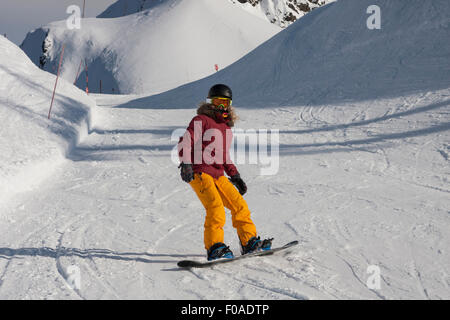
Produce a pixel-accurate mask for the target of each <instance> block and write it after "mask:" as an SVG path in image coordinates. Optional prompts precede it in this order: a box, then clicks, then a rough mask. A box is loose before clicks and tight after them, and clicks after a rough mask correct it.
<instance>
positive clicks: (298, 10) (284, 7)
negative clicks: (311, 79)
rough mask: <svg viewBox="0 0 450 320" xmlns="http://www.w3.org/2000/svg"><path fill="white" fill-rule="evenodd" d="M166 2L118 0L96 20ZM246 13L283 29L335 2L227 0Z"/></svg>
mask: <svg viewBox="0 0 450 320" xmlns="http://www.w3.org/2000/svg"><path fill="white" fill-rule="evenodd" d="M164 1H166V0H157V1H155V0H131V1H130V0H118V1H116V2H114V3H113V4H112V5H110V6H109V7H108V8H107V9H106V10H105V11H104V12H102V13H101V14H99V15H98V18H117V17H123V16H126V15H129V14H133V13H136V12H141V11H143V10H146V9H151V8H154V7H155V6H158V5H159V4H160V3H162V2H164ZM228 1H230V2H231V3H233V4H234V5H236V6H238V7H241V8H243V9H244V10H246V11H247V12H249V13H251V14H253V15H255V16H258V17H260V18H261V19H264V20H266V21H267V22H270V23H274V24H275V25H277V26H279V27H282V28H285V27H288V26H289V25H290V24H292V23H293V22H294V21H296V20H297V19H299V18H301V17H303V16H304V15H305V14H306V13H308V12H310V11H311V10H314V9H316V8H318V7H320V6H322V5H324V4H327V3H330V2H333V1H335V0H301V1H300V0H299V1H292V0H228Z"/></svg>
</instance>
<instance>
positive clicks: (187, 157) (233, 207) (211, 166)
mask: <svg viewBox="0 0 450 320" xmlns="http://www.w3.org/2000/svg"><path fill="white" fill-rule="evenodd" d="M232 98H233V97H232V91H231V89H230V88H229V87H228V86H226V85H224V84H216V85H214V86H213V87H211V89H210V90H209V93H208V97H207V100H206V102H202V103H201V104H200V105H199V107H198V109H197V116H195V117H194V118H193V119H192V121H191V122H190V124H189V126H188V128H187V130H186V133H185V134H184V136H183V137H181V138H180V142H179V144H178V151H179V156H180V160H181V164H180V166H179V168H181V178H182V180H183V181H185V182H187V183H189V184H190V186H191V187H192V189H194V191H195V193H196V194H197V196H198V198H199V200H200V201H201V203H202V204H203V206H204V208H205V210H206V218H205V224H204V244H205V249H206V251H207V258H208V260H209V261H211V260H215V259H219V258H233V257H234V255H233V252H232V251H231V250H230V248H229V247H228V246H227V245H225V244H224V232H223V227H224V225H225V208H224V207H226V208H228V209H230V211H231V215H232V223H233V227H234V228H235V229H236V230H237V234H238V237H239V240H240V244H241V252H242V254H247V253H250V252H254V251H257V250H270V249H271V246H272V240H273V239H265V240H261V239H260V237H258V236H257V232H256V227H255V225H254V224H253V222H252V220H251V218H250V210H249V209H248V206H247V203H246V201H245V200H244V198H243V197H242V196H243V195H244V194H245V193H246V192H247V185H246V184H245V182H244V181H243V180H242V178H241V176H240V174H239V172H238V171H237V169H236V167H235V165H234V164H233V163H232V161H231V160H230V156H229V147H230V144H231V140H232V134H231V127H233V126H234V122H235V121H236V119H237V117H236V114H235V111H234V108H233V107H232ZM211 132H212V134H211ZM211 135H212V136H211ZM212 146H214V148H212ZM196 150H201V153H200V152H198V151H196ZM199 154H200V157H199V156H198V155H199ZM221 160H222V161H221ZM224 172H225V173H226V174H227V175H228V176H229V177H230V179H227V178H226V177H225V176H224ZM235 187H236V188H235ZM236 189H237V190H236Z"/></svg>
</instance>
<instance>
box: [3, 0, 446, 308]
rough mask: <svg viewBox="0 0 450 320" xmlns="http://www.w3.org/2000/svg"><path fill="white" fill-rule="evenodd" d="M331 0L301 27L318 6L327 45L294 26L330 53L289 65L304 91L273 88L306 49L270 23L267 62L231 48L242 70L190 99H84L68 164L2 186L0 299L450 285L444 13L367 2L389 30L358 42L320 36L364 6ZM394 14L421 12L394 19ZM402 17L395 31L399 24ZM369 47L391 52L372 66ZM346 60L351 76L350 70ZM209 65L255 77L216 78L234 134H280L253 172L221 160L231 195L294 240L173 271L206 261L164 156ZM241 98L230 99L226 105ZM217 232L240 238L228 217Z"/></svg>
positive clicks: (430, 295)
mask: <svg viewBox="0 0 450 320" xmlns="http://www.w3.org/2000/svg"><path fill="white" fill-rule="evenodd" d="M341 1H342V0H340V1H339V2H337V3H336V4H332V5H330V6H329V7H326V8H323V9H317V10H314V12H313V13H312V14H310V15H307V16H306V17H305V18H304V19H308V17H309V19H310V20H309V21H310V23H314V22H315V21H317V19H319V18H321V17H323V16H324V15H325V13H326V12H328V14H329V17H328V20H329V21H330V25H331V27H332V28H331V29H329V28H328V25H329V24H328V23H326V22H327V20H323V21H322V20H321V22H323V23H322V24H314V26H315V27H316V28H319V30H322V28H325V31H323V30H322V31H320V32H319V34H320V35H321V36H322V37H323V36H324V35H327V37H329V39H330V42H329V43H328V42H327V41H325V40H326V39H323V38H320V39H318V40H317V41H318V45H315V42H314V41H315V40H313V39H312V38H309V37H307V36H305V35H304V33H303V36H302V37H304V38H303V39H305V40H310V42H306V44H305V45H307V46H308V47H309V48H311V49H315V50H314V51H311V52H309V53H310V54H319V53H320V52H321V50H324V52H325V53H327V52H328V51H327V50H331V49H330V48H340V50H341V51H337V52H336V54H335V55H334V56H331V55H329V56H326V58H327V59H330V60H329V62H330V63H328V64H325V65H324V66H322V67H321V68H318V69H317V73H315V74H311V73H310V74H307V75H306V76H309V77H310V78H311V79H310V80H311V81H312V82H311V85H310V87H307V90H310V93H311V94H310V95H309V96H307V97H306V98H305V97H302V96H299V97H295V96H294V93H295V92H296V91H295V92H288V91H285V90H283V88H284V87H286V88H291V87H293V86H294V85H293V84H292V83H291V82H290V80H292V79H294V80H295V79H297V80H298V81H299V84H298V86H297V87H296V88H297V89H296V90H299V92H300V93H302V92H307V90H306V91H305V90H304V91H302V90H303V89H302V88H303V87H302V86H304V85H305V84H306V85H309V82H308V80H309V79H307V78H302V77H303V76H304V75H303V76H302V75H297V76H298V78H296V77H294V75H293V74H291V73H289V70H292V72H293V71H295V70H297V71H298V70H301V69H299V67H298V64H299V63H300V62H302V61H305V63H307V62H308V61H309V60H308V59H306V58H307V57H308V54H307V53H308V50H307V49H304V50H305V51H304V52H303V51H298V50H296V48H290V47H289V46H288V42H289V41H288V40H291V42H292V43H293V44H294V45H297V46H300V45H299V44H298V43H297V42H296V40H298V39H296V34H290V33H286V34H284V36H283V38H282V39H284V40H285V41H284V43H283V45H281V44H278V43H277V41H274V42H273V43H272V45H273V47H274V52H273V53H272V52H270V50H268V49H267V47H266V49H265V51H264V52H265V53H266V54H267V57H268V58H269V59H270V58H273V57H275V58H276V59H275V62H273V63H272V62H271V61H270V60H265V59H266V56H265V55H263V54H262V53H259V54H258V55H255V56H254V58H258V59H261V60H262V61H259V62H254V61H253V60H251V61H250V59H249V60H247V63H248V67H246V65H245V64H244V63H243V62H242V61H245V60H246V59H243V60H241V61H240V62H239V66H240V67H241V70H237V69H234V68H235V66H230V68H228V69H227V70H224V72H220V73H218V74H217V76H218V78H215V77H214V78H210V79H208V80H207V81H209V83H206V82H205V83H204V84H203V85H204V91H202V90H200V88H198V92H197V93H196V96H195V97H193V98H192V101H193V104H183V103H179V102H180V101H179V100H176V99H175V98H177V99H181V98H182V97H183V95H184V94H186V95H185V96H184V97H185V98H186V97H189V95H188V94H187V93H188V92H190V91H189V90H186V88H190V90H194V89H195V88H197V87H198V86H199V84H198V83H194V84H190V85H189V86H185V87H181V88H179V89H177V90H174V91H172V92H168V93H167V94H164V95H159V96H156V97H153V98H152V99H148V98H147V99H142V100H140V101H136V100H135V98H134V97H133V96H118V95H92V97H94V98H95V99H96V102H97V107H96V112H95V117H94V118H93V122H92V126H91V134H90V135H88V136H87V137H85V139H83V140H81V141H79V143H78V144H77V145H76V146H74V147H73V148H71V150H70V152H69V153H68V154H67V157H68V158H69V159H70V160H71V161H67V162H65V163H64V164H63V166H62V170H59V171H58V172H57V173H56V174H54V175H53V176H52V179H51V181H49V183H46V184H42V185H41V187H40V188H39V190H35V191H33V192H28V193H24V194H21V195H19V196H17V197H15V198H13V199H11V201H10V202H9V203H8V207H7V208H6V209H4V210H3V211H2V216H1V219H2V220H1V223H0V235H1V236H0V298H1V299H195V300H207V299H217V300H229V299H252V300H279V299H283V300H288V299H297V300H303V299H449V298H450V292H449V290H448V288H449V283H450V277H449V275H450V267H449V266H450V252H449V245H448V244H449V243H450V233H449V232H448V230H449V229H450V216H449V208H450V200H449V199H450V198H449V194H450V188H449V181H450V171H449V155H450V145H449V141H450V124H449V122H450V88H449V86H448V78H447V76H446V75H445V73H444V72H443V71H441V70H438V68H437V67H434V64H439V66H440V68H441V69H444V70H446V68H447V65H446V64H445V61H446V60H445V59H444V58H445V57H448V55H447V51H446V50H447V46H446V43H445V42H443V41H442V38H438V36H439V35H443V34H444V35H445V32H446V31H448V23H447V21H448V20H447V21H446V20H445V19H442V14H443V13H442V14H441V13H439V11H443V12H444V13H445V11H446V8H447V7H446V6H445V5H446V2H444V1H441V2H439V1H436V2H433V5H434V4H436V6H437V7H435V8H434V7H433V5H430V6H429V7H425V6H423V3H422V2H420V1H378V2H377V1H375V3H377V4H379V5H380V6H381V8H382V10H383V11H382V12H385V9H389V10H392V12H393V13H392V15H389V14H388V12H385V13H383V15H382V16H383V17H385V18H386V19H385V20H383V21H385V22H384V23H386V25H385V27H386V29H387V30H388V31H390V32H388V33H389V34H390V35H387V34H379V33H378V36H377V37H375V39H374V46H372V51H373V52H372V51H370V52H369V50H367V48H366V47H365V42H370V41H371V38H370V37H369V36H364V34H363V31H361V30H359V29H356V30H353V31H352V33H351V34H354V35H355V37H354V38H353V37H352V36H347V37H345V39H346V42H345V45H342V47H343V48H341V47H340V46H339V45H338V44H336V43H335V41H336V40H337V39H336V38H335V37H336V36H335V33H337V34H340V30H346V29H345V28H343V27H341V26H346V25H347V24H349V22H348V21H349V20H350V21H354V20H357V17H358V15H357V14H359V11H361V12H365V8H364V6H365V5H368V3H370V4H374V2H372V1H370V2H369V1H367V2H365V3H363V1H354V2H353V3H363V5H361V7H360V8H359V9H360V10H357V11H351V10H343V11H342V12H341V13H340V12H339V11H331V12H330V11H328V10H331V8H333V7H334V6H337V5H338V4H339V3H341ZM342 3H346V2H345V1H342ZM347 3H349V2H347ZM428 4H429V3H428ZM341 6H342V7H341V9H349V8H350V5H349V6H347V5H345V6H344V5H342V4H341ZM411 6H412V7H411ZM320 10H321V11H320ZM333 10H334V9H333ZM394 13H395V14H394ZM336 14H337V15H338V16H337V17H336V16H335V15H336ZM396 15H398V17H397V18H396V19H393V17H394V16H396ZM403 15H405V19H406V17H408V18H409V19H411V20H412V21H413V22H415V21H417V20H420V21H421V23H420V24H419V25H416V26H413V25H412V23H411V25H410V24H408V23H405V21H403V18H401V17H403ZM363 16H364V17H365V16H366V15H365V14H364V13H363ZM419 17H420V19H419ZM339 18H340V19H339ZM304 19H302V20H304ZM363 20H364V19H363V18H361V22H364V21H363ZM397 23H398V25H397V26H395V28H394V27H393V26H392V28H391V27H389V26H390V25H392V24H397ZM297 25H298V23H297ZM383 25H384V24H383ZM295 26H296V25H293V26H292V27H295ZM411 27H413V29H411V30H410V31H411V32H408V30H404V29H403V28H411ZM290 28H291V27H290ZM290 28H288V29H287V30H289V29H290ZM303 28H305V26H303ZM428 28H430V29H431V30H433V31H432V32H431V31H430V32H428V30H429V29H428ZM335 30H337V31H335ZM394 30H395V32H394V33H398V37H394V35H393V34H392V33H393V32H392V31H394ZM306 31H307V30H306ZM306 31H305V33H306ZM347 31H349V32H350V31H351V29H347ZM356 31H358V32H356ZM377 32H378V31H377ZM301 34H302V33H301V32H299V36H300V35H301ZM426 36H427V37H429V39H425V37H426ZM284 37H285V38H284ZM380 37H381V38H383V39H381V38H380ZM338 38H339V37H338ZM393 39H395V40H396V41H399V42H401V43H398V44H397V43H396V42H394V43H390V44H392V46H390V48H391V49H386V48H385V46H381V45H380V44H379V43H380V42H382V40H384V41H385V42H387V41H388V40H391V41H392V40H393ZM444 39H446V38H444ZM361 41H362V42H361ZM420 41H424V42H420ZM299 42H301V41H300V40H299ZM417 43H420V45H417ZM319 44H320V45H319ZM412 44H415V45H412ZM401 46H406V48H409V49H410V51H409V52H406V51H402V50H401ZM426 46H431V48H432V49H434V51H433V52H431V50H429V49H428V48H427V47H426ZM280 48H282V49H286V50H288V52H287V53H292V54H297V53H302V52H303V54H304V55H303V56H301V57H303V58H304V59H303V60H301V61H300V62H298V61H297V60H295V59H293V58H290V59H288V58H289V55H288V54H287V53H286V52H285V51H283V50H278V49H280ZM360 48H362V49H361V50H360ZM391 50H392V51H393V52H391ZM257 51H259V50H257ZM276 52H278V55H279V57H278V55H277V54H276ZM394 52H397V53H398V54H402V55H400V56H398V57H397V56H395V54H394ZM344 53H345V54H344ZM366 54H368V55H369V56H368V58H367V59H366V58H365V55H366ZM358 57H359V59H356V58H358ZM386 57H391V58H392V59H394V60H392V61H390V60H389V61H388V62H386V60H385V58H386ZM349 58H353V60H352V61H353V64H351V63H350V60H348V59H349ZM327 61H328V60H324V63H325V62H327ZM295 62H297V63H295ZM442 62H444V63H442ZM264 63H265V64H266V65H268V66H269V71H267V70H265V69H261V70H260V74H261V78H260V77H258V73H256V71H255V70H253V69H252V68H253V67H256V66H262V65H264ZM285 63H286V64H287V65H285ZM387 63H389V67H391V66H395V67H396V68H397V69H396V70H398V74H397V78H396V79H397V80H398V83H396V82H395V81H394V80H392V79H391V78H389V76H390V75H391V74H390V73H389V72H388V71H389V70H391V69H389V68H387V67H386V64H387ZM377 64H378V69H379V70H377V69H376V67H377ZM339 66H340V68H339ZM349 66H350V67H352V68H351V69H352V70H355V72H359V73H355V74H354V75H352V74H351V72H350V71H349V70H347V68H349ZM362 66H366V67H367V70H366V69H364V68H363V67H362ZM230 69H232V70H234V71H235V74H231V73H228V72H230V71H229V70H230ZM271 70H277V71H279V73H274V74H272V75H273V76H272V78H273V79H272V78H270V77H266V75H267V74H269V75H270V74H271V73H270V71H271ZM330 70H331V71H334V72H337V74H336V75H334V74H333V73H331V71H330ZM374 70H375V73H374V76H373V77H372V78H371V80H372V81H371V82H370V85H371V87H372V88H375V89H376V91H375V92H373V93H370V91H369V90H368V89H365V87H364V84H365V82H364V81H362V82H361V83H358V82H356V81H357V80H361V79H362V80H365V81H369V77H368V74H366V73H365V72H369V71H370V72H374ZM392 70H393V69H392ZM241 71H242V72H241ZM246 72H254V73H253V74H250V75H248V74H246ZM281 72H283V73H281ZM432 72H434V74H435V76H434V77H433V73H432ZM284 73H288V74H287V75H286V76H284ZM224 74H226V75H227V76H229V77H230V79H231V78H233V79H235V81H236V82H235V84H241V85H244V84H245V83H244V81H245V80H249V79H253V81H255V82H256V83H257V84H260V85H261V86H262V88H257V90H255V92H250V93H247V92H246V91H245V90H243V91H239V90H240V88H239V87H233V89H235V92H238V93H239V94H238V96H237V98H236V108H237V113H238V115H239V117H240V121H238V122H237V123H236V128H235V130H252V129H253V130H257V129H265V130H270V129H278V130H279V132H280V136H279V141H280V145H279V157H278V160H279V170H278V171H277V172H276V174H274V175H271V176H263V175H261V172H260V169H261V167H264V165H263V164H261V163H258V164H256V165H255V164H250V163H247V162H246V163H239V164H237V167H238V169H239V171H240V173H241V176H242V178H243V179H244V180H245V181H246V183H247V185H248V193H247V194H246V195H245V199H246V201H247V202H248V204H249V208H250V210H251V212H252V219H253V221H254V222H255V224H256V226H257V228H258V232H259V234H260V235H261V236H262V237H266V236H271V237H274V238H275V240H274V244H275V245H279V244H284V243H286V242H288V241H291V240H293V239H299V240H300V241H301V245H300V246H298V247H297V248H296V249H295V250H293V251H292V252H291V253H290V254H288V255H276V256H272V257H264V258H260V259H248V260H246V261H245V260H243V261H241V262H238V263H236V264H228V265H224V266H221V267H218V268H212V269H198V270H192V271H190V272H187V271H183V270H179V269H178V268H177V267H176V262H177V261H178V260H180V259H186V258H190V259H205V252H204V249H203V241H202V237H203V223H204V210H203V207H202V205H201V203H200V202H199V201H198V199H197V197H196V195H195V194H194V192H193V191H192V189H191V188H190V187H189V186H188V185H187V184H185V183H184V182H182V181H181V179H180V175H179V169H178V168H177V163H174V162H172V159H171V155H172V151H173V148H174V147H175V144H176V142H177V139H176V137H177V133H176V132H175V130H176V129H181V132H183V130H184V129H185V127H186V125H187V123H188V121H189V120H190V119H191V118H192V117H193V116H194V115H195V104H194V103H196V102H198V101H199V100H202V99H203V98H204V97H205V95H206V92H207V89H208V88H209V86H210V85H211V84H212V83H214V82H215V81H216V80H217V79H222V80H223V79H224V78H220V77H223V75H224ZM252 75H253V77H252ZM339 75H345V76H346V77H345V78H342V79H341V80H342V82H340V83H338V85H341V86H342V87H341V88H345V89H346V90H342V91H339V92H334V91H333V86H334V85H336V83H335V82H334V80H336V78H338V77H339ZM408 75H409V76H410V78H409V79H407V76H408ZM306 76H305V77H306ZM391 76H392V75H391ZM239 77H242V79H239ZM366 77H367V78H366ZM328 78H329V79H330V81H331V83H328V82H327V79H328ZM33 79H34V78H33ZM230 79H228V80H230ZM389 79H391V80H389ZM20 80H22V79H20ZM36 80H39V78H36ZM225 80H227V79H225ZM388 80H389V81H388ZM281 81H286V82H285V83H282V82H281ZM418 81H421V86H420V85H419V84H418ZM319 82H320V83H321V85H322V88H324V90H319V89H320V88H321V87H319V85H318V83H319ZM15 83H19V85H22V83H21V82H20V81H18V82H15ZM269 84H272V85H273V86H274V87H273V88H270V87H269V86H268V85H269ZM359 84H361V85H360V88H361V93H359V92H358V90H357V88H358V87H357V85H359ZM33 86H35V87H37V86H38V84H35V83H33ZM338 87H339V86H338ZM313 89H314V90H313ZM183 90H186V91H183ZM195 90H197V89H195ZM265 90H269V91H270V90H271V93H272V95H273V98H270V97H269V95H265ZM194 93H195V92H194ZM287 93H289V95H286V94H287ZM251 94H255V95H254V96H250V95H251ZM4 95H5V92H4V91H2V95H1V96H0V97H4ZM256 95H259V96H256ZM163 97H165V98H166V99H167V101H164V100H163V99H162V98H163ZM241 97H242V100H241V102H242V103H244V102H245V101H247V103H246V104H241V103H239V99H240V98H241ZM288 98H290V99H288ZM153 99H154V100H153ZM156 99H159V103H160V105H158V104H156ZM189 99H191V98H189ZM246 99H248V100H246ZM263 99H267V101H268V105H270V107H268V106H266V105H265V104H264V102H263V101H262V100H263ZM276 99H279V100H278V102H277V100H276ZM21 100H23V99H21ZM45 100H47V99H45ZM286 100H287V101H288V102H289V103H288V104H287V103H285V101H286ZM149 101H151V103H149ZM194 101H195V102H194ZM30 102H33V103H36V104H37V103H39V100H37V99H36V100H30ZM250 102H251V103H250ZM253 102H254V104H253ZM141 103H142V104H141ZM144 103H145V104H147V103H148V104H149V105H148V106H147V107H148V108H143V107H144V106H145V104H144ZM173 103H177V104H178V103H179V104H178V105H177V107H178V108H174V107H175V105H173ZM294 103H297V104H294ZM183 105H186V108H184V109H182V108H181V107H182V106H183ZM241 106H243V107H241ZM252 106H258V107H259V108H252ZM1 107H3V106H1ZM236 133H237V135H238V136H239V132H236ZM172 136H173V137H172ZM22 140H23V139H20V141H22ZM2 145H3V144H2ZM275 158H276V157H275ZM2 164H3V163H2V162H0V166H1V165H2ZM225 241H226V243H227V244H228V245H230V247H231V249H232V250H233V251H234V252H235V253H238V252H239V244H238V241H237V238H236V234H235V232H234V230H233V228H232V226H231V219H229V215H228V213H227V224H226V227H225ZM373 267H375V269H376V268H378V270H379V277H378V280H379V283H378V284H379V286H377V285H376V284H377V283H376V282H377V281H371V279H372V280H373V279H375V280H376V278H377V277H376V275H377V273H376V272H373V270H374V269H373ZM374 277H375V278H374ZM74 279H78V280H79V281H78V282H75V283H74V282H73V280H74ZM374 285H375V287H374Z"/></svg>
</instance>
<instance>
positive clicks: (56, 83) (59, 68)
mask: <svg viewBox="0 0 450 320" xmlns="http://www.w3.org/2000/svg"><path fill="white" fill-rule="evenodd" d="M65 48H66V45H63V47H62V52H61V57H60V58H59V66H58V74H57V75H56V81H55V88H54V89H53V95H52V102H51V103H50V109H49V110H48V119H50V114H51V112H52V107H53V101H54V100H55V92H56V86H57V85H58V79H59V72H60V71H61V63H62V60H63V57H64V49H65Z"/></svg>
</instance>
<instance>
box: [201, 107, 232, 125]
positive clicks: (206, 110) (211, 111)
mask: <svg viewBox="0 0 450 320" xmlns="http://www.w3.org/2000/svg"><path fill="white" fill-rule="evenodd" d="M197 114H198V115H201V114H203V115H205V116H208V117H210V118H212V119H214V120H216V122H223V120H222V119H217V116H216V114H217V110H216V109H215V107H214V105H212V104H211V103H207V102H202V103H200V104H199V106H198V109H197ZM237 119H238V117H237V115H236V112H235V111H234V108H233V107H232V106H230V107H229V108H228V119H226V120H225V123H226V124H227V125H228V126H229V127H230V128H231V127H233V126H234V123H235V122H236V120H237Z"/></svg>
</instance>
